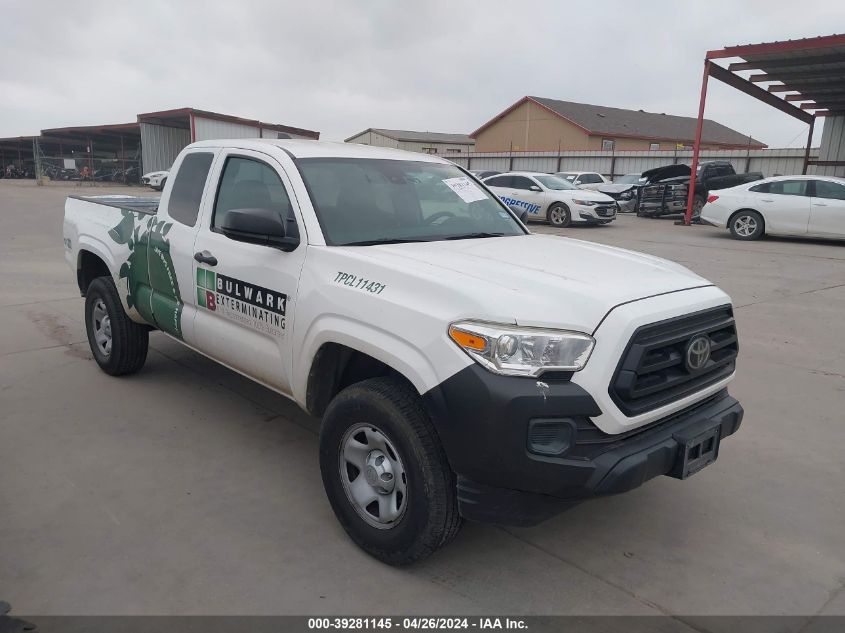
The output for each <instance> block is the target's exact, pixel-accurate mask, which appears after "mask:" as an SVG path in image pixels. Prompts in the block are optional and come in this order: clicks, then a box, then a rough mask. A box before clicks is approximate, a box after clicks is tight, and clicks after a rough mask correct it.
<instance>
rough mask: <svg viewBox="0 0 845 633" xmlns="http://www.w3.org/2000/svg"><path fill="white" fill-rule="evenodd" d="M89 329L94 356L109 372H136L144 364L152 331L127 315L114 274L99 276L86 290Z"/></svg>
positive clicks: (113, 374) (89, 338)
mask: <svg viewBox="0 0 845 633" xmlns="http://www.w3.org/2000/svg"><path fill="white" fill-rule="evenodd" d="M85 330H86V332H87V334H88V344H89V345H90V346H91V353H92V354H93V355H94V360H96V361H97V364H98V365H99V366H100V369H102V370H103V371H104V372H106V373H107V374H110V375H112V376H122V375H124V374H132V373H134V372H136V371H138V370H139V369H141V367H143V366H144V361H146V360H147V348H148V346H149V331H148V330H147V328H146V327H145V326H143V325H140V324H138V323H135V322H134V321H133V320H132V319H130V318H129V317H128V316H127V314H126V311H125V310H124V309H123V304H122V303H121V302H120V297H119V296H118V294H117V288H116V287H115V285H114V281H113V280H112V278H111V277H97V278H96V279H95V280H94V281H92V282H91V285H90V286H88V290H87V291H86V292H85Z"/></svg>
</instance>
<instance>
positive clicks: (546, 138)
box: [475, 101, 719, 152]
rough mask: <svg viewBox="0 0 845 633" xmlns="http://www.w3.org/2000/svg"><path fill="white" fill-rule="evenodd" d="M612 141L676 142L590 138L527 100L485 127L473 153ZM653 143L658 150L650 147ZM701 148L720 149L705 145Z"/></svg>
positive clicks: (619, 145) (628, 144) (637, 144)
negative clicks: (653, 146)
mask: <svg viewBox="0 0 845 633" xmlns="http://www.w3.org/2000/svg"><path fill="white" fill-rule="evenodd" d="M604 139H608V140H612V141H614V149H616V150H620V151H624V150H649V149H655V150H656V149H661V150H674V149H676V141H654V140H651V139H646V138H642V139H638V138H619V137H613V136H601V135H593V136H591V135H589V134H587V133H586V132H585V131H584V130H583V129H581V128H580V127H578V126H577V125H575V124H573V123H569V122H568V121H566V120H565V119H562V118H561V117H559V116H557V115H555V114H553V113H551V112H549V111H548V110H546V109H545V108H543V107H541V106H539V105H537V104H536V103H534V102H533V101H526V102H525V103H523V104H521V105H520V106H519V107H517V108H515V109H514V110H512V111H511V112H508V113H507V114H506V115H505V116H503V117H502V118H501V119H499V120H498V121H496V122H495V123H493V124H492V125H490V126H489V127H487V128H485V129H484V130H482V131H481V132H479V133H478V135H477V136H476V138H475V151H476V152H507V151H514V152H528V151H531V152H556V151H557V150H558V149H561V150H601V149H602V140H604ZM652 143H659V147H655V148H652V147H651V145H652ZM701 148H702V149H719V148H718V147H716V146H710V145H704V144H702V146H701Z"/></svg>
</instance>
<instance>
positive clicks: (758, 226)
mask: <svg viewBox="0 0 845 633" xmlns="http://www.w3.org/2000/svg"><path fill="white" fill-rule="evenodd" d="M728 228H729V229H730V231H731V236H732V237H733V238H734V239H737V240H759V239H760V238H761V237H763V233H764V231H765V227H764V222H763V216H762V215H760V214H759V213H757V212H756V211H751V210H748V211H740V212H739V213H735V214H734V215H733V217H731V219H730V222H729V223H728Z"/></svg>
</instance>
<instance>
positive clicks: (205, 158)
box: [167, 152, 214, 226]
mask: <svg viewBox="0 0 845 633" xmlns="http://www.w3.org/2000/svg"><path fill="white" fill-rule="evenodd" d="M213 158H214V154H211V153H209V152H193V153H191V154H188V155H187V156H185V158H184V159H183V160H182V164H181V165H180V166H179V171H178V172H177V173H176V180H174V181H173V189H171V190H170V202H168V203H167V213H168V214H169V215H170V217H171V218H172V219H174V220H176V221H177V222H179V223H180V224H185V225H187V226H194V225H195V224H196V223H197V215H199V212H200V202H201V201H202V192H203V189H205V181H206V180H207V179H208V171H209V169H210V168H211V160H212V159H213Z"/></svg>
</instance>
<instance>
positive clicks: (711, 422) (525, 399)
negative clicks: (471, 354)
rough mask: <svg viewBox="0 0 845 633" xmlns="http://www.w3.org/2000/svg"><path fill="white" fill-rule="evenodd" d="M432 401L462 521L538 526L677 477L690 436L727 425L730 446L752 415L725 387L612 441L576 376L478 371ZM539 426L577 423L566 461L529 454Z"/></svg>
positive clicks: (459, 377) (444, 387)
mask: <svg viewBox="0 0 845 633" xmlns="http://www.w3.org/2000/svg"><path fill="white" fill-rule="evenodd" d="M425 401H426V404H427V406H428V409H429V412H430V414H431V417H432V420H433V421H434V423H435V426H436V428H437V430H438V433H439V434H440V437H441V439H442V441H443V445H444V448H445V449H446V453H447V455H448V457H449V460H450V464H451V466H452V469H453V470H454V471H455V473H457V476H458V501H459V507H460V511H461V514H462V515H463V516H464V517H466V518H468V519H472V520H478V521H485V522H492V523H500V524H508V525H534V524H536V523H539V522H540V521H543V520H545V519H547V518H549V517H551V516H553V515H554V514H557V513H558V512H560V511H561V510H564V509H566V508H567V507H570V506H573V505H576V504H577V503H579V502H581V501H584V500H586V499H590V498H593V497H597V496H603V495H610V494H617V493H620V492H626V491H628V490H632V489H633V488H636V487H638V486H640V485H642V484H643V483H644V482H646V481H648V480H649V479H652V478H654V477H657V476H659V475H666V474H672V473H673V472H676V471H677V468H678V460H679V459H681V460H682V459H683V457H682V456H681V457H679V455H680V454H681V449H680V446H682V444H683V442H684V440H685V438H688V437H690V436H691V435H695V434H696V433H698V432H701V431H704V430H709V429H713V428H714V427H718V437H719V438H720V439H724V438H725V437H728V436H729V435H731V434H733V433H734V432H735V431H736V430H737V429H738V428H739V425H740V423H741V421H742V415H743V410H742V407H741V406H740V404H739V403H738V402H737V401H736V400H735V399H733V398H731V397H730V396H729V395H728V393H727V390H725V389H723V390H721V391H719V392H718V393H716V394H714V395H712V396H710V397H709V398H707V399H706V400H704V401H702V402H698V403H696V404H694V405H692V406H690V407H688V408H686V409H683V410H682V411H679V412H676V413H674V414H672V415H670V416H668V417H666V418H664V419H661V420H657V421H656V422H654V423H652V424H649V425H648V426H646V427H641V428H637V429H634V430H632V431H630V432H626V433H620V434H619V435H610V434H606V433H603V432H602V431H601V430H599V429H598V428H597V427H595V425H593V424H592V422H591V421H590V417H591V416H597V415H600V414H601V411H600V409H599V407H598V405H597V404H596V402H595V401H594V400H593V398H592V397H590V395H589V394H588V393H587V392H586V391H585V390H584V389H583V388H581V387H580V386H578V385H577V384H575V383H573V382H571V381H569V380H568V379H567V378H566V377H560V378H559V379H557V380H552V379H549V378H545V379H544V380H543V381H538V380H535V379H531V378H518V377H507V376H498V375H495V374H491V373H489V372H487V371H486V370H484V369H483V368H481V367H479V366H477V365H472V366H469V367H467V368H465V369H464V370H462V371H460V372H458V374H456V375H455V376H453V377H452V378H450V379H448V380H447V381H445V382H444V383H442V384H441V385H439V386H438V387H436V388H435V389H433V390H431V391H429V392H428V393H427V394H426V395H425ZM537 419H543V420H549V419H566V420H569V421H571V424H572V426H573V428H574V429H575V432H574V434H573V436H572V441H571V443H570V447H569V449H568V450H567V451H566V452H564V453H563V454H562V455H561V456H560V457H552V456H544V455H539V454H535V453H534V452H532V451H531V450H529V444H528V429H529V424H530V421H532V420H537Z"/></svg>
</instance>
